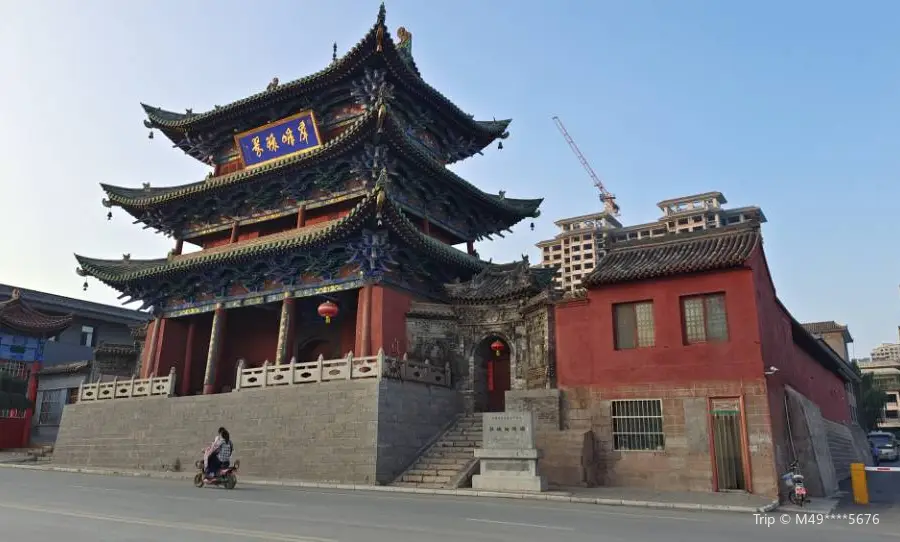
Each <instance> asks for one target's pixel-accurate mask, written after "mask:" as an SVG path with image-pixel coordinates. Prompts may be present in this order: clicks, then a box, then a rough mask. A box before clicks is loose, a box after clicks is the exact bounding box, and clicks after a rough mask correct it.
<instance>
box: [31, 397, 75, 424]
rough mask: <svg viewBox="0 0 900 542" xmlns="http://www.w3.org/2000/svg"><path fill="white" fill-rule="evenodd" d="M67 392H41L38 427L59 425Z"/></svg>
mask: <svg viewBox="0 0 900 542" xmlns="http://www.w3.org/2000/svg"><path fill="white" fill-rule="evenodd" d="M67 394H68V390H66V389H61V390H47V391H42V392H41V398H40V403H41V409H40V412H39V413H38V425H59V422H60V420H61V419H62V411H63V407H64V406H65V403H64V402H63V401H65V399H66V395H67Z"/></svg>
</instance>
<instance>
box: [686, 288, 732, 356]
mask: <svg viewBox="0 0 900 542" xmlns="http://www.w3.org/2000/svg"><path fill="white" fill-rule="evenodd" d="M681 319H682V323H683V327H684V342H685V344H694V343H705V342H724V341H727V340H728V317H727V314H726V310H725V294H707V295H699V296H692V297H683V298H682V299H681Z"/></svg>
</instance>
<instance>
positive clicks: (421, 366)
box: [234, 350, 451, 391]
mask: <svg viewBox="0 0 900 542" xmlns="http://www.w3.org/2000/svg"><path fill="white" fill-rule="evenodd" d="M364 378H390V379H393V380H405V381H411V382H420V383H422V384H429V385H433V386H442V387H450V385H451V379H450V364H449V363H448V364H445V365H444V366H443V367H441V366H436V365H432V364H430V363H428V361H427V360H426V361H425V362H414V361H409V359H408V358H407V357H406V355H404V356H403V357H402V358H395V357H390V356H386V355H385V354H384V350H378V354H377V355H375V356H365V357H354V356H353V352H350V353H348V354H347V356H346V357H343V358H337V359H324V357H323V356H322V355H320V356H319V359H317V360H316V361H310V362H299V363H298V362H297V361H296V360H293V359H292V360H291V362H290V363H288V364H282V365H278V364H270V363H269V362H268V361H266V362H265V363H263V365H262V367H251V368H246V367H245V363H244V360H239V361H238V368H237V375H236V378H235V387H234V390H235V391H239V390H242V389H248V388H266V387H271V386H291V385H297V384H312V383H318V382H328V381H332V380H358V379H364Z"/></svg>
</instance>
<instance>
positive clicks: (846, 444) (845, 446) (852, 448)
mask: <svg viewBox="0 0 900 542" xmlns="http://www.w3.org/2000/svg"><path fill="white" fill-rule="evenodd" d="M824 422H825V431H826V434H827V437H828V448H829V450H830V451H831V460H832V462H833V463H834V472H835V476H836V478H837V481H838V482H841V481H843V480H846V479H847V478H850V463H864V464H866V465H869V464H871V463H872V454H871V453H869V451H868V447H867V446H865V439H863V442H862V443H859V442H857V438H856V435H855V434H854V431H853V427H852V426H849V425H844V424H840V423H836V422H832V421H829V420H824ZM860 431H862V430H861V429H860ZM860 444H862V446H860Z"/></svg>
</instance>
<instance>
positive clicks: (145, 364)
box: [141, 318, 160, 378]
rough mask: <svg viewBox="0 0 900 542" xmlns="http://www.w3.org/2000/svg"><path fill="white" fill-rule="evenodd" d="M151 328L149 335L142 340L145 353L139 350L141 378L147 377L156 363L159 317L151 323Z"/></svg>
mask: <svg viewBox="0 0 900 542" xmlns="http://www.w3.org/2000/svg"><path fill="white" fill-rule="evenodd" d="M150 325H151V327H152V328H153V329H152V330H151V331H150V337H148V338H147V341H146V342H144V348H146V349H147V353H146V355H145V354H144V352H143V351H142V352H141V378H148V377H149V376H150V373H152V372H153V364H154V363H156V351H157V342H158V341H159V326H160V319H159V318H157V319H156V320H154V321H153V322H152V323H151V324H150Z"/></svg>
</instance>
